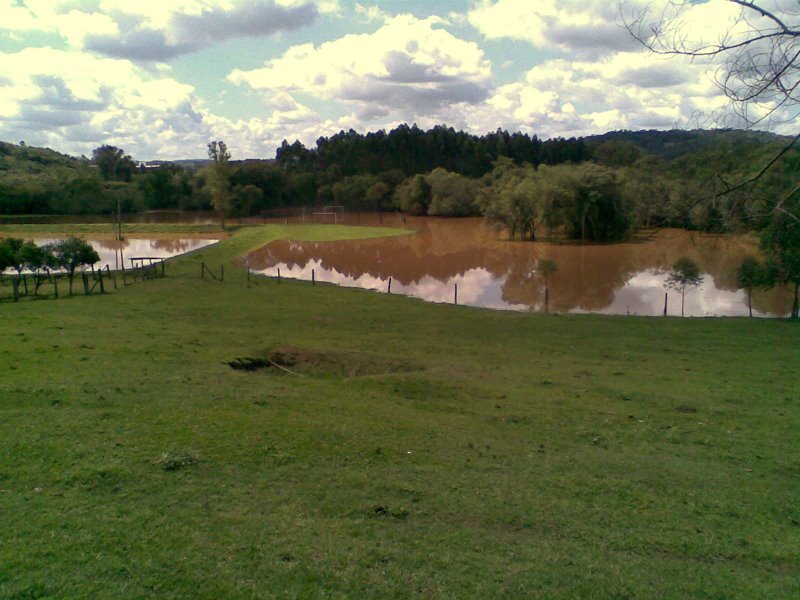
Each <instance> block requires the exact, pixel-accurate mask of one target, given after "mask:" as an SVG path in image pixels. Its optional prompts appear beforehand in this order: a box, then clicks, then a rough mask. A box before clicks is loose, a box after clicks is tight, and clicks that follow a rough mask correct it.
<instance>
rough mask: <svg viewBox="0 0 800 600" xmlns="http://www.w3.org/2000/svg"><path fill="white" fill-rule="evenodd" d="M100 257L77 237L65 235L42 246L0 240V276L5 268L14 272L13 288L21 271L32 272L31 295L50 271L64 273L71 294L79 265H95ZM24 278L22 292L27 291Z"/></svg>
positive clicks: (14, 240)
mask: <svg viewBox="0 0 800 600" xmlns="http://www.w3.org/2000/svg"><path fill="white" fill-rule="evenodd" d="M99 260H100V256H99V255H98V254H97V251H96V250H95V249H94V248H93V247H92V245H91V244H89V243H88V242H86V241H85V240H82V239H80V238H76V237H68V238H66V239H63V240H58V241H56V242H53V243H51V244H46V245H44V246H38V245H37V244H35V243H34V242H32V241H24V240H22V239H19V238H4V239H0V275H2V273H3V272H4V271H6V270H13V271H15V272H16V273H17V281H15V282H14V285H15V289H16V286H17V285H18V283H19V280H20V279H22V275H23V273H24V272H28V273H31V274H32V275H33V280H34V289H33V293H34V295H35V294H36V293H37V292H38V290H39V287H40V286H41V284H42V282H43V281H44V280H45V279H47V278H49V277H50V275H51V273H52V272H53V271H64V272H66V274H67V277H68V279H69V293H70V295H72V283H73V279H74V277H75V272H76V271H77V270H78V269H79V268H80V267H85V266H91V265H94V264H95V263H97V262H99ZM23 281H24V284H25V293H28V289H27V280H23Z"/></svg>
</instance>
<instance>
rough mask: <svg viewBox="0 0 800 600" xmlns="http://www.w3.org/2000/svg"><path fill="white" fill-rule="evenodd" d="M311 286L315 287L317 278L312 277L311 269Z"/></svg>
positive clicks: (312, 271)
mask: <svg viewBox="0 0 800 600" xmlns="http://www.w3.org/2000/svg"><path fill="white" fill-rule="evenodd" d="M311 285H317V278H316V276H315V275H314V269H311Z"/></svg>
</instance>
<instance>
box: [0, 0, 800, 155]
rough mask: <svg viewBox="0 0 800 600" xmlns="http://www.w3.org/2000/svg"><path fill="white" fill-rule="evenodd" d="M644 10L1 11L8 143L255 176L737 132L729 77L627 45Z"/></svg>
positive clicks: (462, 5) (124, 0) (1, 129)
mask: <svg viewBox="0 0 800 600" xmlns="http://www.w3.org/2000/svg"><path fill="white" fill-rule="evenodd" d="M773 1H779V0H773ZM665 2H666V0H653V2H650V3H649V4H650V5H651V13H650V14H659V11H660V9H661V8H662V6H661V5H664V4H665ZM645 4H646V2H645V0H621V1H620V0H427V1H425V2H423V1H419V0H372V1H370V0H363V1H361V2H356V1H354V0H0V140H4V141H9V142H14V143H19V142H20V141H24V142H25V143H26V144H28V145H33V146H46V147H50V148H53V149H55V150H58V151H60V152H64V153H67V154H72V155H76V156H78V155H81V154H83V155H87V156H90V155H91V151H92V150H93V149H94V148H96V147H98V146H100V145H103V144H111V145H114V146H118V147H120V148H123V149H124V150H125V151H126V152H127V153H128V154H130V155H131V156H133V157H134V158H135V159H137V160H153V159H162V160H173V159H180V158H199V157H204V156H205V152H206V145H207V143H208V142H209V141H210V140H216V139H221V140H224V141H225V142H226V143H227V145H228V147H229V149H230V151H231V154H232V157H233V159H244V158H274V156H275V149H276V148H277V147H278V146H279V145H280V143H281V141H282V140H284V139H286V140H288V141H289V142H290V143H291V142H293V141H294V140H295V139H299V140H300V141H301V142H303V143H304V144H306V145H307V146H309V147H313V146H314V144H315V141H316V140H317V139H318V138H319V137H320V136H330V135H333V134H335V133H337V132H339V131H340V130H345V131H347V130H349V129H354V130H356V131H358V132H361V133H366V132H368V131H375V130H378V129H386V130H387V131H388V130H390V129H392V128H393V127H396V126H397V125H399V124H401V123H409V124H411V123H416V124H417V125H418V126H419V127H421V128H424V129H427V128H430V127H433V126H434V125H437V124H447V125H449V126H452V127H454V128H456V129H463V130H466V131H469V132H472V133H476V134H483V133H486V132H489V131H494V130H496V129H497V128H503V129H507V130H508V131H512V132H513V131H522V132H525V133H528V134H531V135H533V134H536V135H538V136H539V137H540V138H545V139H546V138H549V137H554V136H563V137H571V136H578V135H588V134H594V133H604V132H606V131H610V130H617V129H672V128H676V127H677V128H694V127H698V126H703V127H713V126H719V125H730V124H731V120H730V118H731V117H730V113H729V112H726V99H725V97H724V96H723V95H722V94H721V92H720V90H719V87H718V86H717V85H716V84H715V74H717V72H718V69H719V65H718V64H715V63H713V62H711V61H706V60H695V61H690V60H688V59H686V58H685V57H661V56H656V55H653V54H651V53H648V52H647V51H646V50H645V49H644V48H643V47H642V46H641V45H640V44H639V43H638V42H636V41H635V40H634V39H633V38H632V37H631V36H630V35H629V33H628V31H627V30H626V29H625V27H624V16H626V15H630V14H633V12H635V11H638V10H640V9H641V8H642V7H643V6H645ZM690 9H691V13H690V14H689V18H688V19H687V21H686V22H687V23H688V24H690V26H691V27H690V29H689V30H688V32H689V35H691V36H696V37H697V39H701V38H702V39H712V38H714V36H719V35H720V34H721V33H722V32H725V31H728V30H730V29H731V28H732V27H734V28H735V27H736V17H737V15H738V10H737V9H736V7H735V6H734V5H733V4H732V3H731V2H727V1H725V0H708V1H701V2H697V3H696V4H693V5H692V6H691V7H690ZM734 124H735V123H734ZM795 125H796V123H794V122H789V123H783V124H782V125H780V126H779V127H778V130H779V131H780V129H781V127H783V128H784V129H787V130H788V129H789V128H793V127H794V126H795Z"/></svg>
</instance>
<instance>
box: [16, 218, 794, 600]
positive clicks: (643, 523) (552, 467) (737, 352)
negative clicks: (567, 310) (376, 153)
mask: <svg viewBox="0 0 800 600" xmlns="http://www.w3.org/2000/svg"><path fill="white" fill-rule="evenodd" d="M376 233H378V232H376V231H375V230H369V229H367V228H344V227H326V226H309V227H292V226H290V227H283V226H264V227H254V228H247V229H243V230H241V231H239V232H237V233H236V234H234V235H233V236H232V237H231V238H230V239H227V240H224V241H222V242H221V243H220V244H218V245H216V246H214V247H209V248H204V249H202V250H200V251H198V252H196V253H194V254H192V255H189V256H186V257H183V258H181V259H178V260H175V261H171V262H170V263H169V266H168V268H167V278H165V279H160V280H153V281H148V282H139V283H136V284H135V285H132V286H130V287H128V288H126V289H124V290H120V291H118V292H115V293H113V294H108V295H105V296H90V297H84V296H76V297H73V298H64V299H60V300H47V301H32V302H21V303H18V304H13V303H10V302H5V303H2V304H0V319H2V332H3V334H2V336H0V516H1V521H0V522H1V523H2V525H0V597H2V598H33V597H91V598H128V597H147V596H157V597H164V598H170V597H191V598H237V597H289V598H292V597H294V598H309V597H311V598H315V597H357V598H363V597H374V598H387V597H397V598H405V597H437V598H438V597H452V598H465V597H477V598H497V597H530V596H541V597H548V598H551V597H554V598H558V597H563V598H574V597H597V598H604V597H614V598H655V597H662V598H663V597H674V598H679V597H680V598H684V597H714V598H728V597H742V598H792V597H797V593H798V590H800V587H799V586H800V578H799V575H798V548H800V442H799V441H798V439H800V438H799V437H798V431H799V430H800V429H799V426H800V391H799V390H800V345H799V344H798V341H800V328H799V327H798V324H797V323H792V322H789V321H779V320H757V319H678V318H670V319H648V318H626V317H606V316H585V315H584V316H557V315H541V314H523V313H506V312H493V311H488V310H480V309H471V308H467V307H455V306H451V305H434V304H427V303H424V302H421V301H416V300H412V299H408V298H404V297H400V296H388V295H386V294H379V293H374V292H368V291H362V290H354V289H344V288H337V287H334V286H329V285H317V286H312V285H311V284H310V283H304V282H293V281H287V280H284V281H283V282H282V283H281V284H280V285H278V283H277V281H275V280H272V279H269V280H268V279H263V278H262V279H258V280H256V281H255V282H254V283H248V282H247V280H246V273H245V272H244V271H243V270H241V269H234V268H233V265H232V264H231V261H232V260H233V259H234V258H235V257H237V256H239V255H241V254H242V253H244V252H245V251H247V250H249V249H251V248H254V247H256V246H258V245H259V244H260V243H262V242H264V241H266V240H269V239H275V238H282V237H289V238H294V239H339V238H345V237H353V236H356V235H360V236H368V235H375V234H376ZM392 233H402V232H399V231H394V232H392ZM201 261H205V262H206V263H207V264H209V265H210V266H212V268H215V267H216V266H217V265H219V264H222V263H224V264H225V265H226V278H225V281H224V282H215V281H209V280H201V279H200V276H199V274H200V266H199V265H200V262H201ZM283 346H293V347H296V348H301V349H305V350H308V351H314V352H315V353H317V354H318V355H325V354H326V353H328V354H329V355H330V356H332V357H337V356H338V357H341V356H346V357H349V360H352V361H353V362H354V363H364V364H369V365H372V366H373V367H374V365H376V364H377V365H381V364H386V365H387V369H386V370H390V369H389V368H388V366H389V365H392V364H398V363H402V364H404V365H406V366H407V367H408V368H407V369H406V370H404V371H403V372H391V373H382V372H381V369H380V368H378V369H373V374H369V375H362V376H354V377H350V376H346V374H341V373H337V372H335V371H330V370H326V369H323V370H322V371H321V372H320V373H314V372H313V371H308V370H307V371H304V372H303V373H302V374H300V373H299V371H296V372H298V374H297V375H290V374H287V373H285V372H283V371H280V370H278V369H275V368H266V369H261V370H258V371H253V372H245V371H237V370H233V369H231V368H230V367H229V366H228V365H227V364H226V363H227V362H229V361H231V360H233V359H236V358H242V357H258V356H261V357H263V356H264V355H265V353H266V351H267V350H268V349H274V348H277V347H283ZM409 369H410V370H409ZM290 370H291V369H290Z"/></svg>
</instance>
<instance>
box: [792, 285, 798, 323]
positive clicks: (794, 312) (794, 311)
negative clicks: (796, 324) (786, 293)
mask: <svg viewBox="0 0 800 600" xmlns="http://www.w3.org/2000/svg"><path fill="white" fill-rule="evenodd" d="M798 287H800V281H795V282H794V302H792V318H793V319H796V318H797V317H798V316H800V304H798V297H797V296H798V290H797V288H798Z"/></svg>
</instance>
